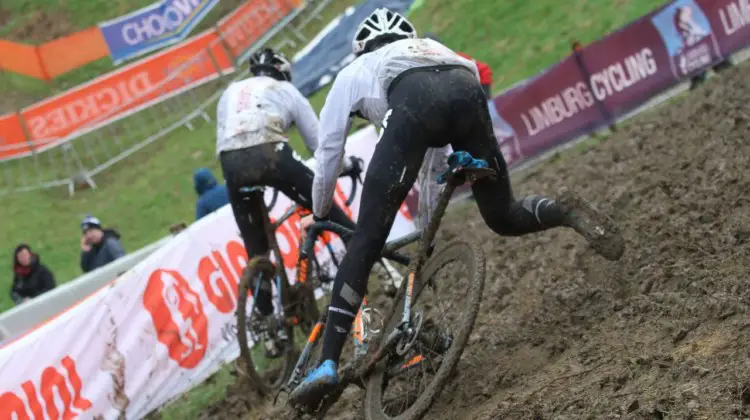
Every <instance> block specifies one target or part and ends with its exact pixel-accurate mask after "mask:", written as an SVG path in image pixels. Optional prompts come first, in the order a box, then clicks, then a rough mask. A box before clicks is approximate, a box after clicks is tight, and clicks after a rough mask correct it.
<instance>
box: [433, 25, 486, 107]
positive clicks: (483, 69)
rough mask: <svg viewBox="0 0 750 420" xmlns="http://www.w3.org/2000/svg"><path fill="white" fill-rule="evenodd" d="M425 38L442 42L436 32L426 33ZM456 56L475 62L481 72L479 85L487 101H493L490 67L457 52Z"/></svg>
mask: <svg viewBox="0 0 750 420" xmlns="http://www.w3.org/2000/svg"><path fill="white" fill-rule="evenodd" d="M424 37H425V38H427V39H431V40H433V41H437V42H440V38H438V36H437V34H435V33H434V32H425V34H424ZM441 43H442V42H441ZM456 54H458V55H460V56H461V57H463V58H465V59H467V60H471V61H473V62H474V63H475V64H476V65H477V70H478V71H479V83H480V84H481V85H482V88H483V89H484V93H486V94H487V100H489V99H492V69H491V68H490V66H489V65H488V64H487V63H484V62H481V61H479V60H477V59H475V58H473V57H470V56H469V55H468V54H465V53H462V52H460V51H456Z"/></svg>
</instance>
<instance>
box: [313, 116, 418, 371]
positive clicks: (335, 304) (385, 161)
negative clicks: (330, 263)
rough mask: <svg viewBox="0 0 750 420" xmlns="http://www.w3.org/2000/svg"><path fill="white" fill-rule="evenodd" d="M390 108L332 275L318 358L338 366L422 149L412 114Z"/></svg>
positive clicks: (412, 183)
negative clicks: (354, 224)
mask: <svg viewBox="0 0 750 420" xmlns="http://www.w3.org/2000/svg"><path fill="white" fill-rule="evenodd" d="M403 111H404V110H403V109H399V108H395V109H393V112H392V113H391V115H390V117H389V121H388V125H387V127H386V128H385V130H384V132H383V135H382V137H381V138H380V141H379V142H378V144H377V146H376V147H375V152H374V153H373V156H372V160H371V163H370V165H369V166H368V168H367V175H366V177H365V182H364V185H363V187H362V201H361V204H360V212H359V216H358V217H357V220H358V221H357V228H356V230H355V231H354V235H353V236H352V239H351V241H350V243H349V246H348V247H347V251H346V255H344V258H343V260H342V261H341V266H340V267H339V269H338V271H337V273H336V280H335V283H334V286H333V293H332V297H331V305H330V308H331V309H330V310H329V315H328V323H327V324H326V330H325V335H324V341H323V359H326V360H333V361H335V362H337V363H338V360H339V357H340V356H341V348H342V347H343V345H344V342H345V341H346V336H347V333H348V332H349V328H350V327H351V324H352V321H353V320H354V316H355V314H356V313H357V310H358V309H359V306H360V304H361V303H362V297H363V296H364V295H365V293H366V291H367V280H368V277H369V274H370V270H371V269H372V266H373V264H375V261H377V260H378V258H379V257H380V251H381V250H382V249H383V246H384V245H385V241H386V239H387V238H388V234H389V233H390V231H391V227H392V226H393V221H394V220H395V218H396V214H397V213H398V210H399V208H400V207H401V203H402V202H403V201H404V199H405V198H406V195H407V194H408V192H409V190H410V189H411V188H412V186H413V185H414V181H415V180H416V179H417V175H418V173H419V169H420V166H421V164H422V159H423V158H424V155H425V152H426V151H427V146H426V143H425V141H421V139H420V137H423V136H422V135H420V133H419V130H416V129H414V127H415V124H414V123H413V121H411V116H410V115H408V114H407V113H406V112H403ZM404 139H409V141H404Z"/></svg>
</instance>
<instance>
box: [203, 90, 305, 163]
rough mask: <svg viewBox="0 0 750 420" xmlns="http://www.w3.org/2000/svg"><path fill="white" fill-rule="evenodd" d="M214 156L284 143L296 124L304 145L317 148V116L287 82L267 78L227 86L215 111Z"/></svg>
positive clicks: (302, 96) (300, 94) (297, 91)
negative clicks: (267, 144)
mask: <svg viewBox="0 0 750 420" xmlns="http://www.w3.org/2000/svg"><path fill="white" fill-rule="evenodd" d="M216 120H217V124H216V153H217V154H219V153H221V152H223V151H227V150H236V149H244V148H248V147H252V146H257V145H259V144H264V143H274V142H286V141H288V139H287V137H286V132H287V131H288V130H289V128H290V127H291V126H292V124H296V125H297V128H298V129H299V132H300V135H301V136H302V140H303V141H304V142H305V145H306V146H307V147H308V149H310V152H314V151H315V148H316V147H317V145H318V139H317V137H318V116H317V115H316V114H315V111H314V110H313V109H312V106H310V102H309V101H308V100H307V98H305V97H304V95H302V93H300V91H299V90H297V88H295V87H294V85H292V84H291V83H289V82H287V81H279V80H276V79H273V78H271V77H267V76H257V77H250V78H247V79H244V80H240V81H238V82H234V83H232V84H230V85H229V86H228V87H227V89H226V90H225V91H224V93H223V94H222V95H221V98H220V99H219V104H218V105H217V109H216Z"/></svg>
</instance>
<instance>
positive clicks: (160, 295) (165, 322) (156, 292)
mask: <svg viewBox="0 0 750 420" xmlns="http://www.w3.org/2000/svg"><path fill="white" fill-rule="evenodd" d="M143 306H144V307H145V308H146V310H147V311H148V312H149V314H151V319H152V321H153V323H154V328H155V329H156V334H157V338H158V339H159V341H160V342H161V343H162V344H164V345H165V346H167V349H168V350H169V357H170V358H171V359H172V360H174V361H176V362H177V363H178V364H179V365H180V366H181V367H183V368H186V369H192V368H194V367H196V366H197V365H198V363H199V362H200V361H201V360H202V359H203V356H204V355H205V354H206V350H207V348H208V318H207V317H206V314H205V312H204V311H203V304H202V303H201V301H200V297H199V296H198V293H196V292H195V291H194V290H193V289H192V288H191V287H190V283H188V282H187V281H186V280H185V279H184V278H183V277H182V275H181V274H180V273H179V272H177V271H175V270H166V269H158V270H156V271H154V272H153V273H151V276H149V279H148V285H147V286H146V291H145V292H144V293H143Z"/></svg>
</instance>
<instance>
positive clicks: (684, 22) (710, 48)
mask: <svg viewBox="0 0 750 420" xmlns="http://www.w3.org/2000/svg"><path fill="white" fill-rule="evenodd" d="M651 22H652V23H653V24H654V26H655V27H656V29H657V31H658V32H659V35H661V38H662V41H664V44H665V45H666V47H667V52H668V53H669V57H670V59H671V60H670V61H671V63H670V64H671V66H672V73H673V74H674V76H675V77H676V78H678V79H679V78H683V77H685V76H688V75H690V74H692V73H695V72H696V71H699V70H701V69H704V68H706V67H707V66H709V65H710V64H711V63H712V62H714V61H715V60H717V59H718V58H719V57H720V54H719V47H718V43H717V42H716V38H715V36H714V34H713V31H712V30H711V24H710V23H709V22H708V18H706V15H705V14H704V13H703V11H702V10H701V8H700V7H699V6H698V5H697V4H696V3H695V2H694V1H693V0H678V1H675V2H674V3H672V4H670V5H669V6H667V7H665V8H664V9H663V10H662V11H661V12H659V13H656V14H655V15H654V16H653V17H652V18H651Z"/></svg>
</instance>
